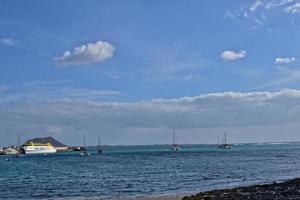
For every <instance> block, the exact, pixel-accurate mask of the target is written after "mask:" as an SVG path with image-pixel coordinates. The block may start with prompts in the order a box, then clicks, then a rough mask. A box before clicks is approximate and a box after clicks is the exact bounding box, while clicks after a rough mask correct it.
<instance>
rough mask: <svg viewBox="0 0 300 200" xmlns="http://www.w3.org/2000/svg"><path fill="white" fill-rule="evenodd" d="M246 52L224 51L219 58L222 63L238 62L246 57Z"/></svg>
mask: <svg viewBox="0 0 300 200" xmlns="http://www.w3.org/2000/svg"><path fill="white" fill-rule="evenodd" d="M246 53H247V52H246V51H245V50H240V51H232V50H226V51H223V52H222V53H221V55H220V56H221V58H222V59H223V60H224V61H233V60H238V59H242V58H245V57H246Z"/></svg>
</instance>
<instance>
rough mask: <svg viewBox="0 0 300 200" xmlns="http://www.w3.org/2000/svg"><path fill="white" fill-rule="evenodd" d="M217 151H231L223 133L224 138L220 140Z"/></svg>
mask: <svg viewBox="0 0 300 200" xmlns="http://www.w3.org/2000/svg"><path fill="white" fill-rule="evenodd" d="M218 148H219V149H231V146H230V145H229V144H227V139H226V133H224V137H223V138H222V144H219V146H218Z"/></svg>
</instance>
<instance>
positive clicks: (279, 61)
mask: <svg viewBox="0 0 300 200" xmlns="http://www.w3.org/2000/svg"><path fill="white" fill-rule="evenodd" d="M295 61H296V58H295V57H290V58H287V57H286V58H275V64H279V65H281V64H288V63H293V62H295Z"/></svg>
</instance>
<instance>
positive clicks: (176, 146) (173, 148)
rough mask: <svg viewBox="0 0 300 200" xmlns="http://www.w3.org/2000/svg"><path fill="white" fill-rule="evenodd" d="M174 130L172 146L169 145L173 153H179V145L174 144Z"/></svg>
mask: <svg viewBox="0 0 300 200" xmlns="http://www.w3.org/2000/svg"><path fill="white" fill-rule="evenodd" d="M175 137H176V136H175V130H173V144H172V145H171V149H172V150H173V151H180V150H181V148H180V147H179V144H176V142H175Z"/></svg>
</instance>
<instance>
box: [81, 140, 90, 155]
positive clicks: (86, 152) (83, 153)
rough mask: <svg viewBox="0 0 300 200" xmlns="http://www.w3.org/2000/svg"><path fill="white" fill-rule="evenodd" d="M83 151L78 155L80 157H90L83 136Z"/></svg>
mask: <svg viewBox="0 0 300 200" xmlns="http://www.w3.org/2000/svg"><path fill="white" fill-rule="evenodd" d="M83 149H84V150H83V152H81V153H80V155H81V156H91V154H90V152H88V151H87V149H86V147H85V136H83Z"/></svg>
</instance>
